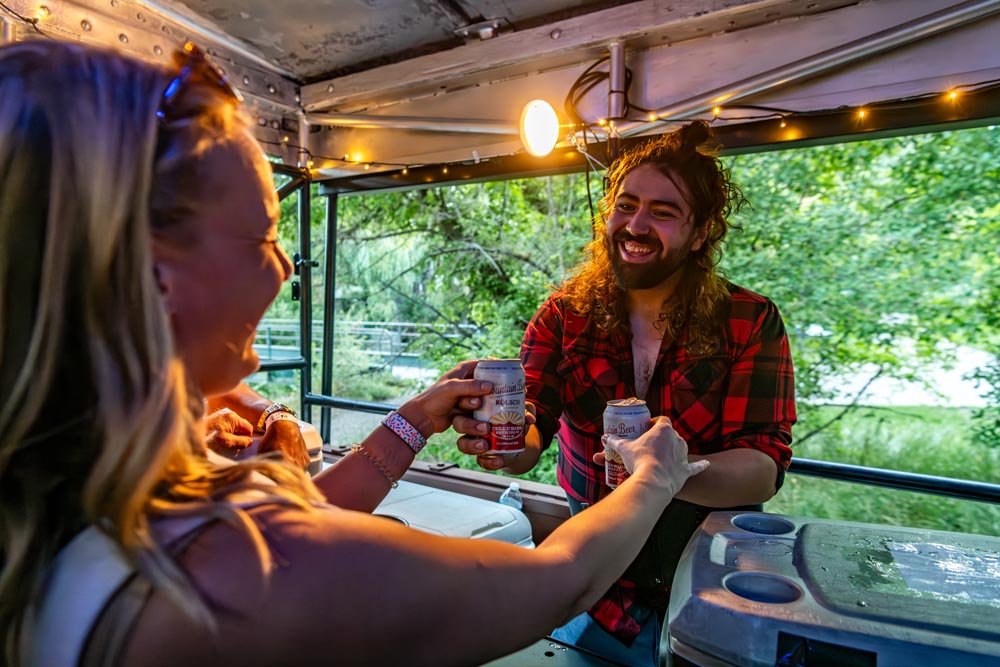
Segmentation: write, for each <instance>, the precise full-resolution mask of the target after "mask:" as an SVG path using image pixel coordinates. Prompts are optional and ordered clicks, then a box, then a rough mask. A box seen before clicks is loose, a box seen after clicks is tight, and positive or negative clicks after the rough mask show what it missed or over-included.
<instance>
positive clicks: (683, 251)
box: [604, 229, 694, 290]
mask: <svg viewBox="0 0 1000 667" xmlns="http://www.w3.org/2000/svg"><path fill="white" fill-rule="evenodd" d="M692 236H693V235H692ZM607 238H608V237H607V236H605V237H604V239H605V244H606V245H608V246H609V247H608V255H609V257H610V258H611V270H612V271H613V272H614V274H615V279H616V280H617V281H618V286H619V287H621V288H622V289H626V290H630V289H651V288H653V287H657V286H659V285H662V284H663V283H664V282H665V281H666V280H667V279H668V278H670V276H672V275H674V274H675V273H677V271H678V270H680V269H681V268H683V267H684V265H685V264H687V260H688V255H690V254H691V245H692V243H693V241H694V239H693V238H691V239H689V240H688V243H686V244H685V245H684V246H682V247H680V248H671V249H670V250H668V251H667V256H666V257H657V258H656V259H654V260H653V261H651V262H643V263H641V264H633V263H631V262H626V261H625V260H624V259H622V256H621V255H620V254H619V252H618V245H619V243H623V242H625V241H634V242H636V243H641V244H643V245H646V246H649V247H650V248H653V253H652V254H653V255H659V253H660V251H661V250H662V249H663V245H662V244H661V243H660V242H659V240H658V239H657V238H656V237H655V236H652V235H646V236H633V235H632V234H630V233H628V232H627V231H625V230H624V229H623V230H621V231H619V232H618V233H617V234H615V237H614V240H613V241H610V242H609V241H608V240H607Z"/></svg>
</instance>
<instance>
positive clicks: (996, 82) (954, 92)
mask: <svg viewBox="0 0 1000 667" xmlns="http://www.w3.org/2000/svg"><path fill="white" fill-rule="evenodd" d="M43 7H44V6H43ZM46 12H48V8H44V9H43V8H42V7H40V8H39V10H38V12H37V13H36V15H35V16H36V17H37V18H36V19H26V18H23V17H20V18H21V20H23V21H25V22H26V23H29V24H33V22H34V21H35V20H38V19H40V18H43V15H44V16H48V14H47V13H46ZM998 87H1000V79H991V80H988V81H979V82H976V83H970V84H962V85H960V86H957V87H954V88H949V89H946V90H943V91H940V92H936V93H924V94H920V95H914V96H911V97H906V98H901V99H896V100H886V101H883V102H874V103H873V107H874V108H875V109H876V110H882V109H894V108H905V107H906V106H908V105H912V104H921V103H926V101H929V100H932V99H935V98H936V99H937V100H938V101H939V103H943V102H944V101H947V102H948V103H956V102H957V101H958V100H959V98H961V97H962V96H964V95H965V94H966V93H979V92H981V91H987V90H995V89H997V88H998ZM725 108H726V109H728V110H733V109H758V110H760V111H763V112H766V117H770V118H772V119H776V120H777V121H778V126H779V128H780V129H781V130H782V132H781V134H780V140H782V141H794V140H798V139H800V138H802V137H803V136H804V135H803V127H802V126H799V125H798V124H795V123H793V122H792V121H796V120H802V121H803V123H804V125H805V126H808V122H807V121H808V119H809V118H810V117H813V116H817V115H824V114H830V113H831V112H835V111H839V110H840V109H844V108H843V107H841V108H840V109H816V110H811V111H801V112H799V111H793V110H790V109H780V108H773V107H763V106H754V105H739V104H736V105H732V106H729V107H725ZM723 109H724V108H723V107H722V106H714V107H712V109H711V113H712V115H713V116H714V117H716V118H719V116H720V115H721V114H722V111H723ZM641 111H642V113H643V114H646V117H647V118H648V120H649V121H650V122H671V119H670V118H665V117H660V116H658V115H657V113H656V112H655V111H649V110H648V109H641ZM845 111H846V113H847V114H849V115H851V116H853V117H854V118H855V120H856V122H858V123H861V122H865V121H867V120H869V118H868V116H869V114H868V109H867V108H866V107H864V106H859V107H855V108H854V109H853V110H851V109H849V108H848V109H845ZM752 118H761V116H740V117H739V118H738V120H748V119H752ZM723 120H727V121H729V120H736V119H728V118H727V119H723ZM597 125H599V126H601V127H604V128H611V129H612V130H613V129H614V124H613V123H611V122H609V120H608V119H607V118H598V120H597ZM573 127H577V128H578V129H579V127H581V126H573ZM582 127H583V130H582V132H583V138H582V139H581V138H580V137H579V134H578V132H574V133H571V134H570V135H569V140H570V141H571V142H572V143H573V144H574V145H575V146H576V150H575V151H568V152H566V153H565V154H566V156H567V157H568V158H570V159H571V160H572V159H578V158H579V156H582V157H583V158H586V159H587V160H588V161H593V162H595V163H596V164H597V165H598V166H599V167H600V168H601V169H604V168H606V165H604V164H602V163H600V162H599V161H597V160H596V159H594V158H593V156H592V155H590V154H589V153H588V152H587V134H586V133H587V130H588V128H591V129H590V131H591V133H593V129H592V126H589V125H587V124H586V123H584V124H583V125H582ZM594 140H595V141H597V135H596V134H595V135H594ZM290 141H291V139H290V138H289V137H288V136H287V135H285V136H281V137H280V142H279V141H267V140H264V139H261V142H262V143H265V144H268V143H270V144H273V145H277V146H290V147H293V148H297V149H299V150H300V151H301V152H302V153H303V154H304V155H307V156H309V157H310V158H316V159H321V160H323V161H325V162H326V165H325V168H326V169H330V168H331V167H332V165H331V163H338V162H339V163H343V164H344V165H345V166H348V167H355V168H360V169H363V170H364V171H371V169H372V167H373V166H374V167H379V168H383V169H385V168H390V169H396V170H398V171H397V172H396V174H395V175H394V176H407V175H409V174H410V165H407V164H400V163H392V162H380V161H377V160H364V159H363V158H364V155H363V154H362V153H361V152H355V153H354V154H353V156H352V154H351V153H344V154H343V157H342V158H336V157H332V156H326V155H316V154H313V153H312V152H311V151H309V150H308V149H306V148H303V147H301V146H295V145H294V144H291V143H290ZM473 154H474V155H475V152H474V153H473ZM306 164H307V167H308V168H309V169H312V168H313V164H314V162H313V160H312V159H310V160H308V162H307V163H306ZM417 166H419V165H417ZM428 166H431V167H433V166H434V165H428ZM439 166H440V170H441V171H440V173H441V174H444V175H447V174H448V173H449V168H448V166H447V165H439ZM469 176H470V175H469V174H462V177H463V178H468V177H469ZM421 178H422V180H424V181H425V182H428V183H430V182H433V181H434V178H433V177H432V176H422V177H421Z"/></svg>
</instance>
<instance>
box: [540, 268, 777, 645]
mask: <svg viewBox="0 0 1000 667" xmlns="http://www.w3.org/2000/svg"><path fill="white" fill-rule="evenodd" d="M729 290H730V294H731V304H730V311H729V318H728V322H727V326H726V330H725V339H724V341H725V342H724V345H723V346H722V347H721V349H720V351H719V352H718V353H716V354H714V355H711V356H707V357H699V358H692V357H691V356H690V355H689V354H688V352H687V350H686V349H685V348H684V346H683V344H675V345H668V346H667V347H664V348H661V349H660V353H659V356H658V358H657V363H656V368H655V370H654V372H653V376H652V378H651V380H650V383H649V389H648V390H647V392H646V396H645V397H644V398H645V400H646V403H647V405H648V406H649V412H650V414H652V415H653V416H657V415H667V416H668V417H670V420H671V422H672V424H673V427H674V428H675V429H676V430H677V432H678V433H679V434H680V436H681V437H682V438H684V440H686V441H687V443H688V448H689V451H690V452H691V453H692V454H713V453H716V452H721V451H724V450H727V449H733V448H736V447H749V448H753V449H757V450H759V451H761V452H763V453H765V454H767V455H768V456H770V457H771V458H772V459H774V462H775V463H776V464H777V477H776V481H775V484H776V488H777V487H780V486H781V483H782V481H783V480H784V471H785V469H786V468H788V464H789V462H790V461H791V457H792V450H791V448H790V447H789V445H790V444H791V441H792V424H794V423H795V396H794V381H793V374H792V360H791V353H790V352H789V348H788V338H787V336H786V335H785V326H784V323H783V322H782V320H781V315H780V314H779V313H778V309H777V307H775V305H774V304H773V303H771V301H769V300H768V299H766V298H765V297H762V296H760V295H758V294H755V293H753V292H750V291H749V290H746V289H743V288H741V287H738V286H736V285H729ZM681 343H683V337H682V339H681ZM521 360H522V362H523V363H524V369H525V374H526V377H527V399H528V400H529V401H531V402H532V403H534V405H535V407H536V409H537V417H538V419H537V425H538V429H539V431H540V432H541V435H542V443H543V445H544V446H548V445H549V444H550V443H551V441H552V437H553V436H554V435H555V434H556V432H557V431H558V435H559V457H558V458H559V463H558V470H557V478H558V480H559V485H560V486H561V487H562V488H563V489H564V490H565V491H566V493H567V494H568V495H569V496H571V497H573V498H575V499H576V500H578V501H580V502H583V503H595V502H597V501H598V500H600V499H601V498H603V497H604V496H606V495H607V494H608V493H610V492H611V489H610V488H609V487H608V486H607V485H605V483H604V468H602V467H601V466H598V465H597V464H595V463H594V462H593V455H594V454H595V453H596V452H597V451H600V449H601V434H602V432H603V430H604V408H605V407H606V404H607V402H608V401H610V400H613V399H620V398H628V397H631V396H635V373H634V363H633V360H632V344H631V332H630V331H629V330H628V329H627V328H626V329H625V330H622V331H615V332H613V333H611V334H610V335H605V334H602V333H601V332H600V331H598V330H597V327H596V326H595V325H593V323H592V322H591V319H590V318H589V317H588V316H586V315H579V314H576V313H574V312H572V311H571V310H570V309H569V307H568V306H567V305H566V304H565V303H564V301H563V299H562V298H561V295H560V294H559V293H556V294H553V295H552V296H550V297H549V299H548V300H547V301H546V302H545V303H544V304H542V307H541V308H540V309H539V310H538V312H537V313H536V314H535V316H534V317H533V318H532V320H531V322H530V323H529V324H528V328H527V330H526V331H525V334H524V341H523V343H522V345H521ZM684 539H686V536H685V537H684ZM661 597H662V596H661ZM663 599H666V598H665V597H663ZM634 601H635V586H634V584H633V583H632V582H629V581H625V580H621V581H619V583H618V584H615V586H613V587H612V589H611V590H610V591H608V594H606V595H605V597H604V598H602V600H601V601H599V602H598V603H597V605H595V606H594V608H593V609H591V612H590V613H591V615H592V616H594V618H595V620H596V621H597V622H598V623H600V624H601V625H602V626H604V627H605V629H607V630H608V631H609V632H611V633H612V634H614V635H615V636H617V637H619V638H621V639H623V640H624V641H626V643H631V640H632V639H634V637H635V635H637V634H638V632H639V628H640V625H639V623H637V622H636V621H635V619H633V618H632V617H631V616H630V615H629V614H628V608H629V607H630V606H631V604H632V603H633V602H634Z"/></svg>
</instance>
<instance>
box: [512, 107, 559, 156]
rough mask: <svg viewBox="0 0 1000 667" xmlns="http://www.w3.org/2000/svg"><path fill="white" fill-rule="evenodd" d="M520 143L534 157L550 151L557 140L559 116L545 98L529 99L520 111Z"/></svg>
mask: <svg viewBox="0 0 1000 667" xmlns="http://www.w3.org/2000/svg"><path fill="white" fill-rule="evenodd" d="M519 126H520V129H521V143H522V144H523V145H524V148H525V150H527V151H528V152H529V153H531V154H532V155H534V156H536V157H543V156H545V155H548V154H549V153H551V152H552V149H553V148H555V146H556V142H557V141H558V140H559V116H557V115H556V110H555V109H553V108H552V105H551V104H549V103H548V102H546V101H545V100H531V101H530V102H528V103H527V104H525V105H524V110H523V111H521V122H520V123H519Z"/></svg>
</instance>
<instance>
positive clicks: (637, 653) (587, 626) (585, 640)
mask: <svg viewBox="0 0 1000 667" xmlns="http://www.w3.org/2000/svg"><path fill="white" fill-rule="evenodd" d="M551 636H552V638H553V639H557V640H559V641H561V642H562V643H564V644H571V645H573V646H579V647H580V648H583V649H586V650H588V651H591V652H592V653H596V654H597V655H599V656H601V657H602V658H604V659H606V660H611V661H612V662H617V663H619V664H622V665H629V666H630V667H632V666H634V667H656V665H658V664H659V662H657V660H658V659H659V650H660V619H659V617H658V616H657V615H656V614H655V613H650V614H649V617H648V618H647V619H646V622H645V623H643V624H642V631H641V632H640V633H639V636H638V637H636V638H635V641H634V642H632V645H631V646H625V644H622V643H621V642H620V641H618V640H617V639H615V637H614V636H613V635H611V634H608V632H607V631H605V629H604V628H602V627H601V626H599V625H598V624H597V623H595V622H594V619H592V618H591V617H590V614H588V613H586V612H584V613H582V614H580V615H579V616H576V617H574V618H573V619H571V620H570V622H569V623H567V624H566V625H563V626H560V627H558V628H556V629H555V630H553V631H552V632H551Z"/></svg>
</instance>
